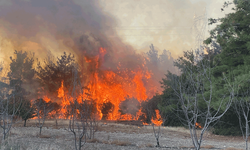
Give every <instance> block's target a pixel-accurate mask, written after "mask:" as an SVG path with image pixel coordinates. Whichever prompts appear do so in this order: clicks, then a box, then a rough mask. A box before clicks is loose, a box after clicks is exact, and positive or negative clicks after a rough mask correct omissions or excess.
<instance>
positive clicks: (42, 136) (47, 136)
mask: <svg viewBox="0 0 250 150" xmlns="http://www.w3.org/2000/svg"><path fill="white" fill-rule="evenodd" d="M38 137H39V138H45V139H48V138H51V136H49V135H43V134H42V135H39V136H38Z"/></svg>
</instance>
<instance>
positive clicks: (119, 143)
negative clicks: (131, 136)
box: [110, 140, 132, 146]
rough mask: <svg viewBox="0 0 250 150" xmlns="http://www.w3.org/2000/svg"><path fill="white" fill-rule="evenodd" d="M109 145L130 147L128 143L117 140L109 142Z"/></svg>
mask: <svg viewBox="0 0 250 150" xmlns="http://www.w3.org/2000/svg"><path fill="white" fill-rule="evenodd" d="M110 144H114V145H118V146H130V145H132V144H131V143H130V142H128V141H119V140H115V141H112V142H110Z"/></svg>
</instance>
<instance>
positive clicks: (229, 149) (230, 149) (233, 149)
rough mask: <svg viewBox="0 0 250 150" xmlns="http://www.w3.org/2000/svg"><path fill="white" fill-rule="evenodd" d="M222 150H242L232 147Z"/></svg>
mask: <svg viewBox="0 0 250 150" xmlns="http://www.w3.org/2000/svg"><path fill="white" fill-rule="evenodd" d="M223 150H243V149H241V148H233V147H228V148H225V149H223Z"/></svg>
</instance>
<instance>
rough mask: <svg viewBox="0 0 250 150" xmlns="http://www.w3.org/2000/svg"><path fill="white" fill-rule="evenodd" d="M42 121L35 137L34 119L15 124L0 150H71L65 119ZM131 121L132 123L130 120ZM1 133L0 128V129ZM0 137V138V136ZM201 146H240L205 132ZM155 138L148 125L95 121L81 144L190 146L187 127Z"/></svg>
mask: <svg viewBox="0 0 250 150" xmlns="http://www.w3.org/2000/svg"><path fill="white" fill-rule="evenodd" d="M57 123H58V126H56V121H55V120H48V121H46V123H45V125H44V128H43V129H42V135H41V136H39V135H38V133H39V128H37V127H36V125H35V120H29V121H28V122H27V127H23V126H22V125H23V123H22V122H19V123H18V124H15V125H14V127H13V128H12V129H11V133H10V135H9V137H8V140H7V141H5V143H3V141H1V143H2V145H1V146H0V148H1V149H13V150H14V149H20V150H73V149H74V140H73V134H72V132H69V131H68V130H67V129H68V121H67V120H58V121H57ZM132 124H133V123H132ZM1 133H2V131H1ZM1 139H2V137H1ZM203 139H204V140H203V143H202V149H204V150H207V149H226V150H240V149H244V146H245V143H244V141H243V138H242V137H233V136H231V137H228V136H218V135H213V134H211V133H209V132H206V134H205V135H204V138H203ZM155 145H156V140H155V137H154V134H153V129H152V126H142V125H140V124H137V125H131V123H128V122H99V123H98V131H97V132H96V133H95V138H94V139H93V140H89V141H88V142H87V143H86V144H85V145H84V147H83V149H86V150H137V149H141V150H154V149H164V150H165V149H167V150H168V149H192V146H193V145H192V141H191V138H190V135H189V130H187V129H185V128H180V127H161V136H160V145H161V147H155Z"/></svg>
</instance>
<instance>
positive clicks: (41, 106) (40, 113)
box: [34, 98, 53, 135]
mask: <svg viewBox="0 0 250 150" xmlns="http://www.w3.org/2000/svg"><path fill="white" fill-rule="evenodd" d="M34 109H35V113H36V117H37V123H36V126H37V127H38V128H39V129H40V131H39V135H41V133H42V127H43V125H44V122H45V119H46V117H47V116H48V114H49V113H50V112H51V111H52V110H53V104H52V103H51V102H48V103H47V102H45V101H44V100H43V99H42V98H40V99H37V100H35V102H34Z"/></svg>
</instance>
